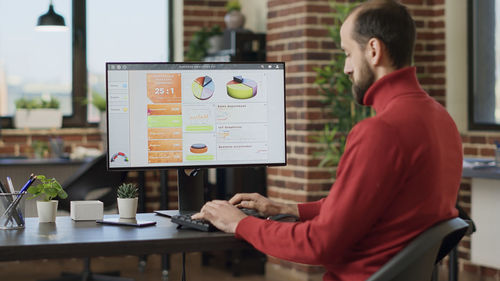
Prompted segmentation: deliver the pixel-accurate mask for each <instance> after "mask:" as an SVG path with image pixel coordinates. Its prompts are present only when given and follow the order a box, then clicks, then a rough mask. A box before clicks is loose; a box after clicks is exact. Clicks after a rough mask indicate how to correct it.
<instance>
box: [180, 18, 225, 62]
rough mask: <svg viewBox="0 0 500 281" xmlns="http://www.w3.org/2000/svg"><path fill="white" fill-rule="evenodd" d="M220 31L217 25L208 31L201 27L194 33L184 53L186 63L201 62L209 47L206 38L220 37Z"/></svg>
mask: <svg viewBox="0 0 500 281" xmlns="http://www.w3.org/2000/svg"><path fill="white" fill-rule="evenodd" d="M221 34H222V29H221V28H220V26H219V25H214V26H212V28H210V29H209V30H208V29H207V28H206V27H203V28H202V29H201V30H198V31H196V32H195V33H194V34H193V37H192V38H191V41H189V46H188V50H187V52H186V60H188V61H202V60H203V58H204V57H205V56H206V55H207V50H208V48H209V47H210V44H209V42H208V38H210V37H212V36H215V35H221Z"/></svg>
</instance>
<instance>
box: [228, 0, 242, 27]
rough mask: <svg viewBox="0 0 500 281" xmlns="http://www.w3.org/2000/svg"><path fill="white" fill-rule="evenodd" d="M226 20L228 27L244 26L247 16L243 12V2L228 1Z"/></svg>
mask: <svg viewBox="0 0 500 281" xmlns="http://www.w3.org/2000/svg"><path fill="white" fill-rule="evenodd" d="M224 22H225V23H226V28H227V29H240V28H243V25H244V24H245V16H244V15H243V14H242V13H241V4H240V2H239V1H238V0H230V1H228V2H227V3H226V15H225V16H224Z"/></svg>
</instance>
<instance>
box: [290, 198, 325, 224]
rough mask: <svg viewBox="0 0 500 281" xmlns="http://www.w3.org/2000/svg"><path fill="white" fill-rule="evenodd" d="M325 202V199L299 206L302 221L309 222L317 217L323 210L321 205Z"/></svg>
mask: <svg viewBox="0 0 500 281" xmlns="http://www.w3.org/2000/svg"><path fill="white" fill-rule="evenodd" d="M323 201H325V198H323V199H320V200H318V201H314V202H308V203H302V204H298V205H297V207H298V209H299V218H300V220H301V221H307V220H311V219H313V218H314V217H315V216H317V215H318V214H319V210H320V209H321V205H323Z"/></svg>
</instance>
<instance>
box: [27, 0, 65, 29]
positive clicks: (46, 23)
mask: <svg viewBox="0 0 500 281" xmlns="http://www.w3.org/2000/svg"><path fill="white" fill-rule="evenodd" d="M35 29H36V30H40V31H64V30H68V27H67V26H66V24H65V23H64V18H63V17H62V16H61V15H59V14H57V13H56V12H55V11H54V6H53V5H52V0H51V1H50V5H49V10H48V11H47V13H45V14H43V15H41V16H40V17H39V18H38V23H37V25H36V27H35Z"/></svg>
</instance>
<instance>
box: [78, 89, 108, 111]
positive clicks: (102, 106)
mask: <svg viewBox="0 0 500 281" xmlns="http://www.w3.org/2000/svg"><path fill="white" fill-rule="evenodd" d="M83 103H84V104H89V103H90V104H92V105H93V106H94V107H95V108H97V110H99V112H105V111H106V99H105V98H104V97H103V96H102V95H101V94H99V93H98V92H96V91H92V99H85V100H84V102H83Z"/></svg>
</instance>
